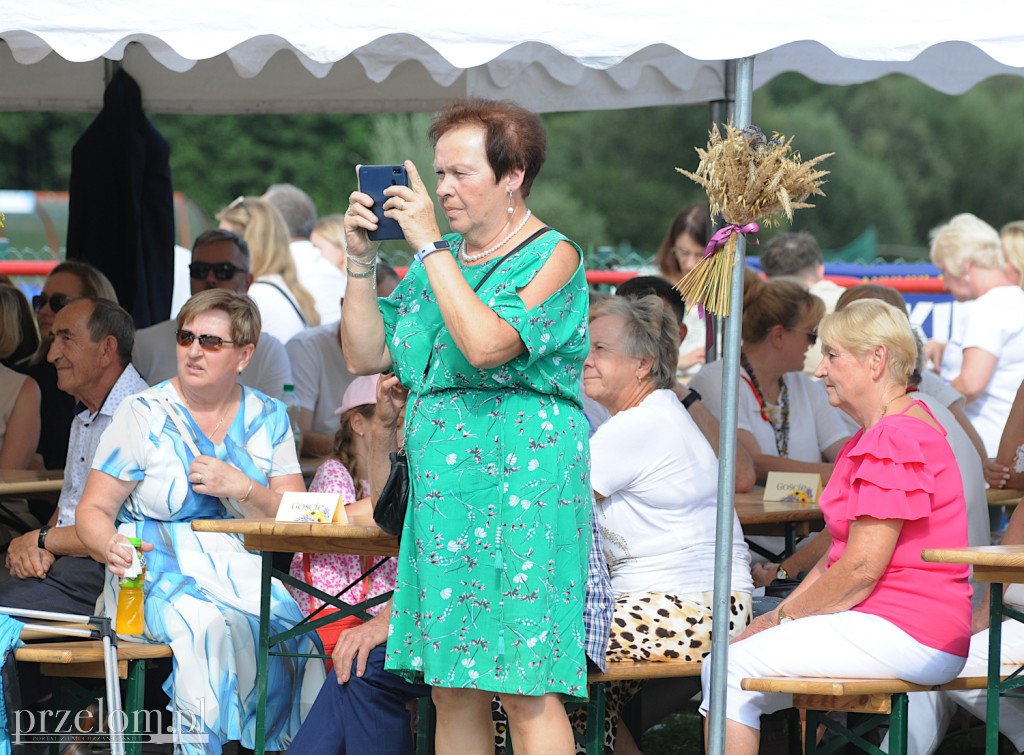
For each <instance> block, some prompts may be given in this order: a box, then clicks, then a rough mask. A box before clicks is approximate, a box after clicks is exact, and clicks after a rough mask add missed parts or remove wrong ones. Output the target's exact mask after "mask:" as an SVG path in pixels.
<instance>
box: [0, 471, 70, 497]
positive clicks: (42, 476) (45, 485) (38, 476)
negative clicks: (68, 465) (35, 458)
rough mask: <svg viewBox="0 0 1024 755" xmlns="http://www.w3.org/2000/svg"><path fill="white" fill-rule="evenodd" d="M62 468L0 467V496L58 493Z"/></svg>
mask: <svg viewBox="0 0 1024 755" xmlns="http://www.w3.org/2000/svg"><path fill="white" fill-rule="evenodd" d="M63 484H64V470H63V469H0V498H7V497H13V496H25V495H35V494H39V493H60V489H61V486H62V485H63Z"/></svg>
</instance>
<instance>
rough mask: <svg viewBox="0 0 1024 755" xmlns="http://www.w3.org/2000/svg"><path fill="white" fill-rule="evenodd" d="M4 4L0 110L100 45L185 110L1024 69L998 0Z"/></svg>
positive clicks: (92, 73)
mask: <svg viewBox="0 0 1024 755" xmlns="http://www.w3.org/2000/svg"><path fill="white" fill-rule="evenodd" d="M4 4H5V5H7V6H8V7H7V8H5V9H4V11H3V13H2V14H0V110H85V111H89V110H99V108H100V106H101V104H102V99H103V88H104V66H105V61H106V60H113V61H122V62H123V65H124V68H125V70H126V71H127V72H128V73H130V74H131V75H132V77H133V78H135V80H136V81H137V82H138V83H139V85H140V87H141V89H142V92H143V98H144V106H145V108H146V109H147V110H148V111H149V112H192V113H246V112H263V113H283V112H386V111H430V110H435V109H437V108H438V107H439V106H440V105H441V104H443V103H445V102H447V101H450V100H451V99H453V98H454V97H457V96H460V95H465V94H470V95H477V96H482V97H495V98H511V99H514V100H516V101H518V102H520V103H521V104H523V105H525V106H527V107H529V108H531V109H534V110H537V111H541V112H546V111H556V110H601V109H616V108H624V107H638V106H646V105H672V104H687V103H695V102H705V101H708V100H715V99H721V98H722V97H723V85H724V80H725V75H724V64H723V63H722V61H724V60H729V59H738V58H743V57H749V56H757V65H756V66H755V71H754V77H755V78H754V86H755V87H757V86H760V85H762V84H764V83H766V82H768V81H770V80H771V79H772V78H774V77H775V76H777V75H778V74H780V73H784V72H786V71H799V72H800V73H803V74H804V75H806V76H808V77H810V78H811V79H814V80H815V81H819V82H822V83H828V84H852V83H857V82H862V81H868V80H871V79H875V78H878V77H880V76H884V75H886V74H889V73H897V72H898V73H905V74H908V75H910V76H913V77H915V78H917V79H919V80H921V81H923V82H924V83H926V84H928V85H929V86H931V87H933V88H935V89H938V90H941V91H943V92H946V93H949V94H956V93H962V92H964V91H966V90H967V89H969V88H970V87H972V86H973V85H975V84H976V83H978V82H979V81H981V80H983V79H985V78H987V77H990V76H994V75H998V74H1013V75H1024V29H1022V26H1021V24H1020V23H1019V21H1018V19H1019V15H1020V14H1019V6H1018V5H1017V3H1016V2H1015V1H1011V0H979V1H978V2H973V3H970V4H965V3H963V2H962V0H932V1H931V2H921V0H903V1H902V2H892V0H884V1H883V0H863V1H861V2H857V3H843V4H840V3H821V2H813V3H812V2H808V0H777V1H776V2H774V3H757V4H754V3H749V2H740V3H733V4H731V5H727V6H720V7H721V8H723V9H727V10H723V11H719V12H717V13H716V12H715V11H714V10H711V9H709V7H708V6H707V5H706V4H704V3H695V2H678V0H677V2H673V3H669V2H665V1H664V0H662V2H656V3H647V4H639V5H637V6H630V5H629V4H628V3H624V2H622V0H543V1H542V0H520V2H517V3H513V4H508V5H501V6H494V5H488V4H484V3H480V2H477V1H476V0H450V2H447V3H444V4H440V5H437V4H432V3H424V2H422V0H392V1H391V2H386V3H366V2H363V3H354V2H352V1H351V0H340V1H339V0H303V2H301V3H293V4H287V3H282V2H280V1H279V0H250V1H249V2H247V3H245V4H244V5H241V4H237V3H225V2H223V1H222V2H210V0H205V1H203V0H174V2H168V1H167V0H159V1H157V2H145V3H140V2H134V1H133V0H119V1H118V2H99V3H72V2H68V0H33V2H31V3H17V4H15V3H13V2H10V0H8V1H7V2H5V3H4ZM646 6H651V7H646ZM1013 29H1016V31H1010V30H1013Z"/></svg>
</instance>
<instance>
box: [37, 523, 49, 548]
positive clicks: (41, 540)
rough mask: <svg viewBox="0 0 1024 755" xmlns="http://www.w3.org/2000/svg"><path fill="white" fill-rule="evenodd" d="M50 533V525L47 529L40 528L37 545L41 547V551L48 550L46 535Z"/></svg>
mask: <svg viewBox="0 0 1024 755" xmlns="http://www.w3.org/2000/svg"><path fill="white" fill-rule="evenodd" d="M49 531H50V525H48V524H47V525H46V526H45V527H40V528H39V539H38V540H37V541H36V545H37V546H38V547H39V550H42V551H44V550H46V533H47V532H49Z"/></svg>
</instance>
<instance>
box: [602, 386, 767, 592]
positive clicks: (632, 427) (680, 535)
mask: <svg viewBox="0 0 1024 755" xmlns="http://www.w3.org/2000/svg"><path fill="white" fill-rule="evenodd" d="M590 454H591V472H590V477H591V483H592V485H593V487H594V490H595V491H596V493H597V494H598V495H601V496H604V498H603V499H602V500H599V501H598V502H597V513H598V524H599V525H600V527H601V540H602V548H603V551H604V556H605V560H606V561H607V563H608V569H609V572H610V574H611V579H612V589H613V590H614V591H615V593H616V595H623V594H625V593H635V592H666V593H670V594H681V593H692V592H705V591H709V590H712V589H714V578H715V575H714V571H715V569H714V567H715V524H716V516H717V514H716V511H717V495H718V459H716V458H715V453H714V451H712V450H711V446H710V445H709V444H708V442H707V440H705V438H704V436H703V435H702V434H701V432H700V430H699V429H698V428H697V425H696V424H694V422H693V420H692V419H690V415H689V414H688V413H687V411H686V410H685V409H683V407H682V404H680V403H679V400H678V399H677V398H676V396H675V394H674V393H673V392H672V391H669V390H664V389H662V390H657V391H654V392H653V393H651V394H650V395H649V396H647V397H646V398H645V399H644V400H643V401H642V402H640V404H639V405H638V406H635V407H633V408H631V409H626V410H625V411H621V412H619V413H618V414H615V415H612V417H611V418H609V419H608V420H607V421H606V422H605V423H604V424H602V425H601V427H600V428H599V429H598V430H597V432H596V433H594V436H593V437H592V438H591V439H590ZM732 556H733V564H732V589H733V590H735V591H742V592H750V591H752V590H753V583H752V582H751V579H750V555H749V553H748V551H747V545H746V543H745V542H744V541H743V530H742V529H741V527H740V523H739V519H738V517H737V516H736V514H735V512H734V513H733V549H732Z"/></svg>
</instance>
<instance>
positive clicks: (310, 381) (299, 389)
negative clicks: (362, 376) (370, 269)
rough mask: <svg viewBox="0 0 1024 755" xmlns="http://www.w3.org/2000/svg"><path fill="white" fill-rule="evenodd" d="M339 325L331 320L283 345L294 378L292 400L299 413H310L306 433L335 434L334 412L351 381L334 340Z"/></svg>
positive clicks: (342, 354) (338, 345)
mask: <svg viewBox="0 0 1024 755" xmlns="http://www.w3.org/2000/svg"><path fill="white" fill-rule="evenodd" d="M340 324H341V323H340V322H339V321H338V320H334V321H333V322H330V323H328V324H326V325H320V326H318V327H315V328H306V329H305V330H303V331H301V332H300V333H297V334H296V335H295V337H294V338H292V339H291V340H290V341H288V343H287V344H286V345H285V348H286V349H287V350H288V357H289V359H290V360H291V364H292V375H293V377H294V378H295V396H296V398H298V399H299V405H300V406H301V407H302V408H303V409H308V410H309V411H311V412H313V425H312V427H311V428H310V429H311V430H312V431H313V432H314V433H324V434H326V435H334V433H336V432H337V431H338V427H339V419H338V417H337V416H335V414H334V410H335V409H337V408H338V407H339V406H341V400H342V398H344V396H345V389H346V388H348V386H349V383H351V382H352V381H353V380H355V375H353V374H352V373H350V372H349V371H348V365H347V364H346V363H345V355H344V353H342V351H341V341H340V340H338V326H339V325H340Z"/></svg>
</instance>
